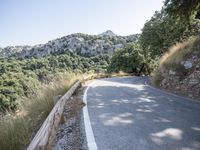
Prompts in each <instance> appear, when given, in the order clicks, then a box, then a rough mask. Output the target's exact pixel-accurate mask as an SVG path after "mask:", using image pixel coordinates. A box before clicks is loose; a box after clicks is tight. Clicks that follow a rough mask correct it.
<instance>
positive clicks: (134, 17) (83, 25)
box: [0, 0, 163, 47]
mask: <svg viewBox="0 0 200 150" xmlns="http://www.w3.org/2000/svg"><path fill="white" fill-rule="evenodd" d="M162 5H163V0H0V47H5V46H11V45H13V46H14V45H35V44H42V43H46V42H47V41H49V40H53V39H55V38H59V37H62V36H65V35H68V34H71V33H77V32H79V33H87V34H99V33H101V32H104V31H106V30H112V31H113V32H114V33H116V34H118V35H130V34H134V33H140V32H141V29H142V27H143V25H144V23H145V21H146V20H149V19H150V18H151V16H152V15H153V14H154V12H155V11H156V10H157V11H159V10H160V9H161V7H162Z"/></svg>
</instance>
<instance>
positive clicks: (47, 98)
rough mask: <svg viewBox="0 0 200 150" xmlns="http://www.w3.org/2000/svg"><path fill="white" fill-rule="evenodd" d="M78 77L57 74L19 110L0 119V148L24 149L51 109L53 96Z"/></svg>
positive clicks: (61, 91)
mask: <svg viewBox="0 0 200 150" xmlns="http://www.w3.org/2000/svg"><path fill="white" fill-rule="evenodd" d="M79 78H80V75H76V74H74V73H64V74H63V73H62V74H57V75H56V76H55V78H54V80H53V81H52V82H51V83H50V84H48V85H42V86H41V88H40V90H39V91H37V93H36V94H35V95H33V96H31V97H30V98H29V99H26V100H25V101H24V103H23V104H21V108H20V110H21V111H20V112H19V113H18V114H15V115H12V114H8V115H6V116H5V117H3V118H1V120H0V149H2V150H22V149H25V148H26V147H27V146H28V144H29V142H30V140H31V138H33V136H34V134H35V133H36V132H37V130H38V129H39V127H40V125H41V124H42V122H43V121H44V120H45V118H46V117H47V115H48V114H49V112H50V111H51V109H52V108H53V97H54V96H56V95H63V94H64V93H65V92H66V91H67V90H68V89H69V88H70V86H71V85H72V84H73V83H74V82H75V81H76V80H77V79H79Z"/></svg>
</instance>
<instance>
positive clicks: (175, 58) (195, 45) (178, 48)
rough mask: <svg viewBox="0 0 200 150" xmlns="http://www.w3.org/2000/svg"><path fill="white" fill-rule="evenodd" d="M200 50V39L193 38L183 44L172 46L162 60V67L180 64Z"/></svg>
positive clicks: (197, 37)
mask: <svg viewBox="0 0 200 150" xmlns="http://www.w3.org/2000/svg"><path fill="white" fill-rule="evenodd" d="M199 48H200V37H199V36H195V37H194V36H193V37H190V38H189V39H188V40H187V41H185V42H183V43H177V44H175V45H174V46H172V47H171V48H170V49H169V51H168V52H166V53H165V54H164V55H163V56H162V57H161V59H160V66H163V65H164V66H165V65H170V66H171V65H172V64H180V62H181V61H182V60H184V59H185V58H186V57H188V56H189V55H190V54H191V53H192V52H194V51H195V50H197V49H199Z"/></svg>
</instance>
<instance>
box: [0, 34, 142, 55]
mask: <svg viewBox="0 0 200 150" xmlns="http://www.w3.org/2000/svg"><path fill="white" fill-rule="evenodd" d="M111 34H112V36H102V35H111ZM102 35H87V34H81V33H76V34H71V35H68V36H64V37H62V38H58V39H55V40H52V41H49V42H48V43H46V44H40V45H35V46H15V47H12V46H10V47H5V48H1V49H0V57H4V58H5V57H12V56H14V57H17V58H31V57H34V58H41V57H44V56H48V55H51V54H53V55H56V54H63V53H65V52H73V53H76V54H78V55H81V56H95V55H97V54H108V55H111V54H112V53H113V51H114V49H116V48H121V47H123V46H124V45H125V44H126V43H129V42H134V41H135V40H137V39H138V37H139V35H137V34H136V35H130V36H116V35H115V34H114V33H113V32H112V31H106V32H104V33H102Z"/></svg>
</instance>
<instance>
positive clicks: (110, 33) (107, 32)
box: [99, 30, 116, 36]
mask: <svg viewBox="0 0 200 150" xmlns="http://www.w3.org/2000/svg"><path fill="white" fill-rule="evenodd" d="M99 35H101V36H116V34H115V33H114V32H112V31H111V30H107V31H106V32H103V33H101V34H99Z"/></svg>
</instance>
